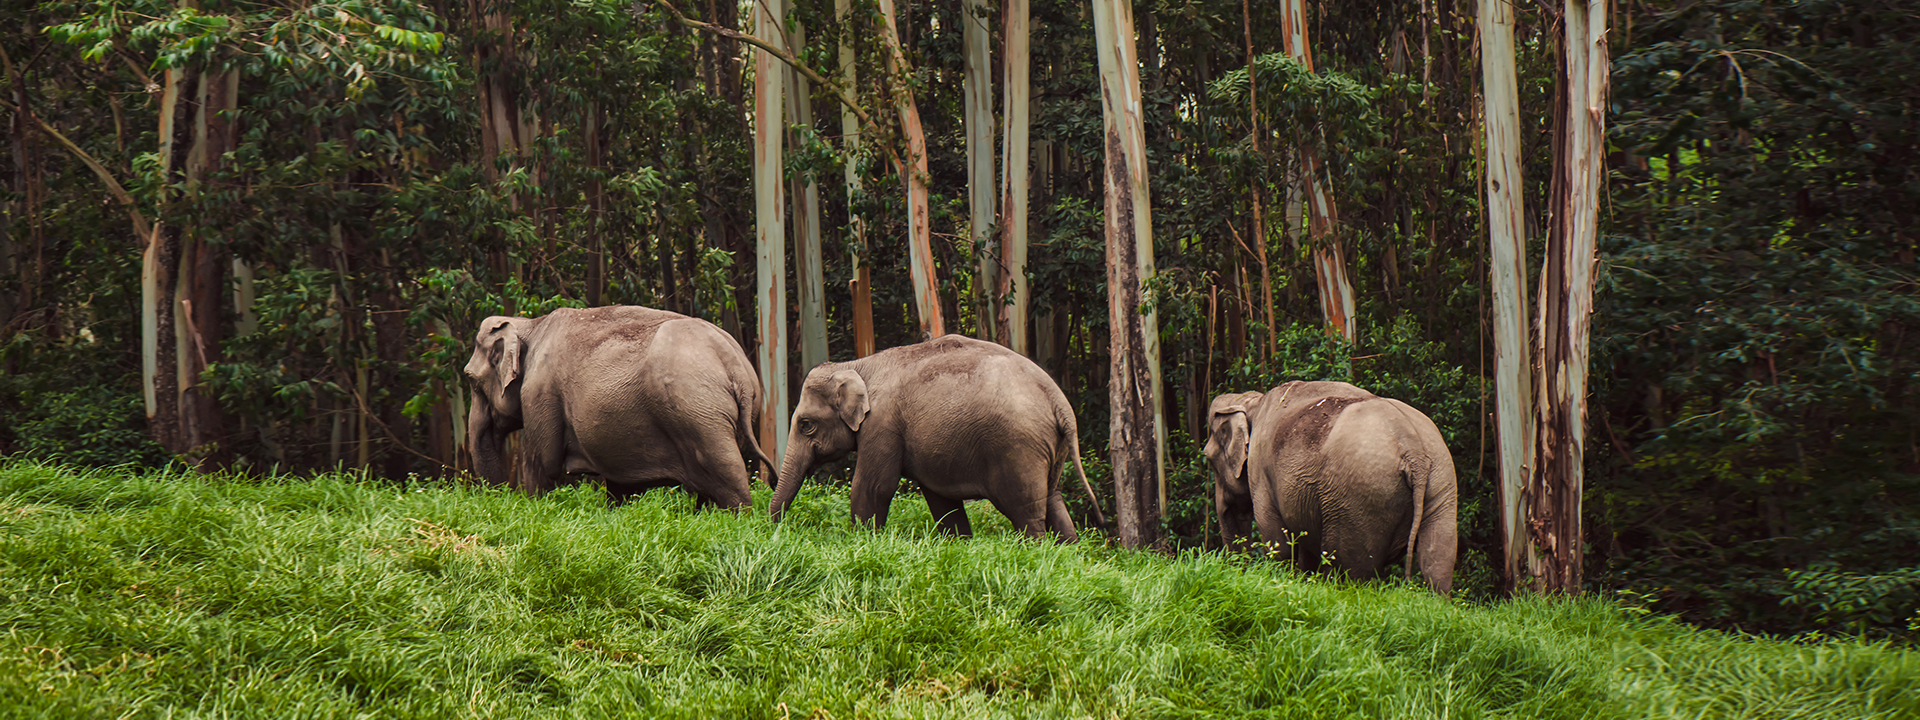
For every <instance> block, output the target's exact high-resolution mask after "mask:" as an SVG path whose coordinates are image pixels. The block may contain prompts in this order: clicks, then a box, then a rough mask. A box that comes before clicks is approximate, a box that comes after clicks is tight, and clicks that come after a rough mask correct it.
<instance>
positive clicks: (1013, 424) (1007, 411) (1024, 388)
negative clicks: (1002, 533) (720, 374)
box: [771, 335, 1106, 542]
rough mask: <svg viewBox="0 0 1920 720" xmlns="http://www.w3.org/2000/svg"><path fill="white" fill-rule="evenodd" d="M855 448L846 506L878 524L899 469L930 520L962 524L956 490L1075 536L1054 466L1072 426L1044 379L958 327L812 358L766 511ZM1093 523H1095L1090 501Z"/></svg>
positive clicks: (1074, 450)
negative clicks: (923, 338) (924, 338)
mask: <svg viewBox="0 0 1920 720" xmlns="http://www.w3.org/2000/svg"><path fill="white" fill-rule="evenodd" d="M855 450H858V451H859V452H860V456H859V459H858V461H857V462H856V463H855V465H854V469H853V489H852V496H853V497H852V504H853V516H854V518H855V519H856V520H858V521H860V522H862V523H868V522H871V523H872V525H873V527H875V528H880V527H883V526H885V525H886V523H887V509H888V506H889V505H890V504H891V503H892V502H893V494H894V493H895V492H896V491H898V490H899V487H900V479H901V478H909V479H911V480H913V481H915V482H916V483H918V484H919V485H920V489H921V493H922V494H923V495H925V496H926V499H927V508H928V509H929V510H931V511H932V512H933V516H934V517H935V518H938V519H939V523H940V529H941V530H943V531H945V532H948V533H950V534H954V535H968V534H971V533H972V531H973V526H972V524H971V523H970V522H969V521H968V520H967V511H966V508H965V507H963V506H962V505H961V503H962V502H964V501H966V500H973V499H981V498H984V499H986V500H989V501H992V502H993V506H994V507H996V508H998V509H999V510H1000V512H1001V514H1004V515H1006V516H1007V519H1008V520H1011V521H1013V526H1014V527H1016V528H1019V529H1020V530H1022V531H1024V532H1026V533H1027V535H1029V536H1032V537H1039V536H1041V535H1043V534H1045V533H1046V532H1048V531H1052V532H1053V533H1054V535H1055V536H1056V537H1058V538H1059V539H1060V540H1061V541H1064V542H1074V541H1076V540H1078V539H1079V537H1080V534H1079V531H1078V530H1076V529H1075V528H1074V525H1073V518H1071V517H1068V516H1067V506H1066V504H1065V503H1064V502H1062V501H1061V499H1060V471H1061V469H1062V467H1063V466H1064V464H1065V463H1066V461H1067V460H1069V459H1071V460H1074V461H1075V467H1076V469H1078V471H1079V475H1080V485H1081V487H1083V488H1085V489H1086V490H1087V495H1088V496H1089V497H1092V496H1093V488H1092V486H1090V485H1088V484H1087V474H1086V471H1085V469H1084V468H1079V465H1078V461H1079V458H1080V437H1079V430H1078V426H1077V424H1076V422H1075V420H1074V417H1073V408H1072V407H1069V406H1068V405H1067V396H1066V395H1065V394H1064V393H1062V392H1060V386H1058V385H1055V384H1054V382H1053V378H1050V377H1048V376H1047V373H1046V372H1045V371H1043V370H1041V369H1040V366H1038V365H1035V364H1033V361H1032V360H1028V359H1027V358H1026V357H1025V356H1023V355H1020V354H1019V353H1016V352H1013V351H1011V350H1008V349H1006V348H1004V347H1001V346H999V345H996V344H993V343H989V342H982V341H979V340H974V339H972V338H967V337H962V336H959V335H947V336H945V337H941V338H938V339H935V340H930V341H928V342H924V343H920V344H918V345H908V346H905V347H897V348H892V349H890V350H886V351H883V352H880V353H876V354H873V355H869V356H867V357H864V358H861V359H859V360H853V361H851V362H843V363H822V364H821V365H820V366H818V367H815V368H814V369H813V370H812V371H811V372H809V373H807V379H806V382H805V384H804V385H802V387H801V391H800V404H799V406H798V407H796V408H794V411H793V425H792V428H791V430H790V431H789V434H788V438H787V452H786V457H785V458H782V461H781V464H780V479H779V489H778V491H777V492H775V493H774V496H773V504H772V507H771V510H772V513H773V518H774V519H775V520H779V519H780V515H781V513H783V512H785V511H786V509H787V506H788V505H789V504H790V503H792V502H793V496H794V494H795V493H797V492H799V490H800V483H801V481H802V480H803V479H805V478H806V476H807V473H809V472H812V471H813V469H814V468H816V467H819V466H820V465H821V464H822V463H826V462H830V461H833V460H837V459H839V458H842V457H845V456H846V455H847V453H849V452H852V451H855ZM1094 518H1095V522H1096V523H1099V524H1103V525H1104V524H1105V523H1106V518H1105V517H1104V516H1102V515H1101V514H1100V509H1099V508H1098V507H1097V501H1096V507H1095V508H1094Z"/></svg>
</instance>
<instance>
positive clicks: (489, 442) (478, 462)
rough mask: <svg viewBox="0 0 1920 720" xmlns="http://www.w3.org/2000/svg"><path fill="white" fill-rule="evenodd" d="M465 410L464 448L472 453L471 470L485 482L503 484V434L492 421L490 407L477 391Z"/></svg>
mask: <svg viewBox="0 0 1920 720" xmlns="http://www.w3.org/2000/svg"><path fill="white" fill-rule="evenodd" d="M468 407H469V409H468V410H467V447H468V448H470V450H471V452H472V453H473V472H474V474H476V475H479V476H480V479H482V480H485V481H487V484H489V485H505V484H506V483H507V462H506V454H507V453H506V445H507V434H506V433H505V432H501V430H500V427H499V426H498V425H497V424H496V423H495V422H494V418H493V409H492V407H491V406H489V405H488V404H487V400H486V398H485V397H484V396H482V395H481V394H479V393H474V395H473V402H472V403H471V404H470V405H469V406H468Z"/></svg>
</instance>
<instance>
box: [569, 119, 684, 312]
mask: <svg viewBox="0 0 1920 720" xmlns="http://www.w3.org/2000/svg"><path fill="white" fill-rule="evenodd" d="M586 125H587V128H586V133H585V134H586V136H587V138H586V140H587V169H588V170H589V171H590V172H591V175H590V176H589V177H590V179H589V180H588V181H587V212H588V213H590V214H591V215H592V218H591V219H590V220H589V222H588V224H587V306H588V307H598V306H600V305H601V304H603V303H605V302H606V294H607V241H606V223H607V193H606V187H605V185H604V184H603V183H602V182H601V181H600V173H601V172H604V171H605V170H606V165H607V158H606V151H605V149H604V147H603V146H602V145H601V138H600V132H601V130H602V128H604V127H605V126H606V111H605V110H603V109H602V108H601V107H600V103H599V102H597V101H596V102H592V103H588V104H587V117H586ZM688 149H689V151H691V150H692V148H688ZM688 281H689V282H691V281H692V278H688ZM666 289H667V291H668V292H677V289H676V288H674V287H672V286H668V287H667V288H666Z"/></svg>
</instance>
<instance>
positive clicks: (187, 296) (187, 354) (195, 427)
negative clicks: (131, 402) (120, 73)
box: [174, 72, 240, 467]
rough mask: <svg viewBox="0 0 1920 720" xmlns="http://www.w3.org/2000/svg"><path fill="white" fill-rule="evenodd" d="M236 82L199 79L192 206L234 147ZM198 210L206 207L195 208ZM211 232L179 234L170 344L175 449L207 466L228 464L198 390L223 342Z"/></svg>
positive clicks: (220, 277)
mask: <svg viewBox="0 0 1920 720" xmlns="http://www.w3.org/2000/svg"><path fill="white" fill-rule="evenodd" d="M239 86H240V77H239V75H237V74H235V73H230V72H229V73H223V74H218V75H208V74H202V75H200V83H199V87H198V88H196V89H195V90H196V93H197V95H198V97H197V102H196V103H195V108H194V113H193V118H194V121H193V131H192V138H193V146H192V147H191V148H190V149H189V150H188V151H187V156H186V179H187V187H189V188H191V189H190V190H189V192H190V193H191V194H192V198H191V199H193V200H196V201H197V200H200V196H203V195H205V194H208V192H209V188H208V185H209V184H210V183H211V182H212V181H213V176H214V175H215V174H217V173H218V172H219V171H220V169H221V164H222V157H223V156H224V155H225V154H226V153H227V151H228V150H230V149H232V147H233V145H234V140H235V137H234V128H233V122H232V119H231V118H230V117H229V113H230V112H231V111H232V110H233V108H234V105H235V103H234V100H235V98H234V95H235V94H237V93H238V92H239ZM196 205H201V206H203V209H204V203H196ZM208 234H209V226H208V225H207V224H206V223H205V222H196V224H195V225H194V226H193V227H189V228H182V231H181V233H180V247H179V252H180V258H179V259H180V269H179V273H178V275H177V276H176V278H177V279H176V283H175V288H176V289H175V292H174V312H175V324H176V327H178V328H179V332H176V333H175V337H176V338H177V340H176V344H175V346H174V352H175V354H176V358H175V363H174V367H175V369H176V371H177V372H178V373H179V375H178V378H177V379H176V382H177V386H176V387H178V388H179V391H180V405H179V411H180V448H179V449H177V450H175V451H174V452H176V453H187V454H189V455H191V456H192V457H193V459H194V460H195V461H196V462H197V463H199V464H201V465H202V466H203V467H205V466H213V467H218V466H222V465H225V463H226V458H227V454H228V453H227V448H223V447H220V443H221V441H223V440H224V439H225V434H226V429H225V426H226V422H225V418H224V417H222V413H221V412H220V405H219V403H218V402H216V401H215V400H214V398H213V396H212V395H211V394H210V393H208V392H206V391H205V390H204V389H202V388H201V387H200V374H201V373H202V372H204V371H205V370H206V369H207V366H208V365H211V364H213V363H214V362H217V361H219V359H220V344H221V341H222V340H223V339H225V337H226V328H225V325H224V323H222V322H221V320H222V317H223V313H222V312H221V308H222V305H221V301H222V299H223V298H224V296H225V295H226V282H225V277H224V273H223V271H224V270H225V269H226V267H227V266H228V265H230V264H231V263H230V262H226V261H225V260H224V258H221V257H219V255H220V252H219V250H218V249H216V247H215V246H214V245H213V244H212V243H211V242H210V239H209V238H208V237H207V236H208Z"/></svg>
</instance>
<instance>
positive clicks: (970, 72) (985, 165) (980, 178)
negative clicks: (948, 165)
mask: <svg viewBox="0 0 1920 720" xmlns="http://www.w3.org/2000/svg"><path fill="white" fill-rule="evenodd" d="M986 15H987V3H986V2H985V0H964V1H963V2H962V3H961V5H960V27H961V43H962V44H963V45H965V46H966V58H965V66H966V78H965V81H964V83H963V85H964V88H962V94H963V95H964V97H965V102H964V103H963V105H964V109H965V112H966V131H967V210H968V217H969V221H968V233H969V235H971V237H969V238H968V239H969V240H970V241H971V242H972V243H973V255H974V260H975V261H976V262H977V263H979V269H978V270H977V271H976V274H975V276H974V279H973V288H974V296H975V298H974V299H975V303H976V304H975V310H974V313H975V314H974V317H975V318H976V324H977V325H978V326H979V327H978V330H979V334H980V337H981V338H982V339H985V340H997V341H999V342H1001V343H1003V344H1004V343H1006V342H1007V339H1006V338H1005V337H1003V336H999V335H998V334H997V330H998V327H999V323H998V322H997V321H996V318H998V317H999V315H1000V313H999V305H998V301H999V299H1000V298H999V297H998V295H997V294H996V293H995V292H994V291H995V290H996V289H998V288H999V285H1000V284H999V282H998V281H997V280H996V279H995V278H996V276H997V275H998V274H999V272H998V271H999V266H1000V265H1002V264H1004V263H1005V262H1006V261H1005V259H1004V257H1003V256H1004V252H1003V250H1002V249H1001V248H999V247H996V245H997V243H996V242H995V240H996V238H995V237H994V235H993V220H994V207H993V204H994V194H995V187H994V182H993V31H992V30H989V29H987V18H986Z"/></svg>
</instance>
